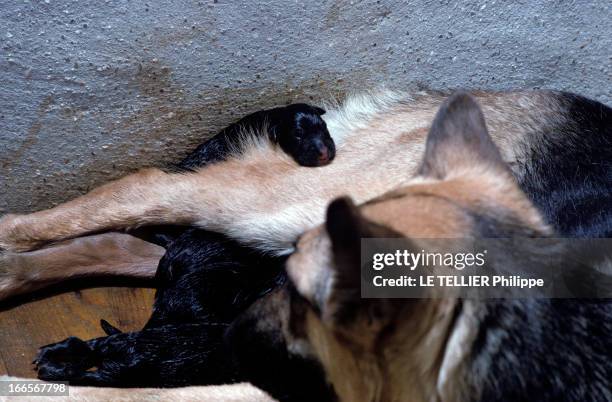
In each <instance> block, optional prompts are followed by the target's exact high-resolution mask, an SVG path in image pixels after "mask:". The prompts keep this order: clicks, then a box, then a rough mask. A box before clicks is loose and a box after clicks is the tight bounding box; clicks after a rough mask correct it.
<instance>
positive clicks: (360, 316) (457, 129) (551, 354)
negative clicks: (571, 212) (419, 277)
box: [228, 95, 612, 402]
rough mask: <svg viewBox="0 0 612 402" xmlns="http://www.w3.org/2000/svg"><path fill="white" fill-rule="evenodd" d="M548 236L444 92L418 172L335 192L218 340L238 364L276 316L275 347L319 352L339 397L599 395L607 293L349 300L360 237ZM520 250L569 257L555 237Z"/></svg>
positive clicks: (489, 400)
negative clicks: (360, 191) (365, 198)
mask: <svg viewBox="0 0 612 402" xmlns="http://www.w3.org/2000/svg"><path fill="white" fill-rule="evenodd" d="M591 229H593V232H592V233H593V234H595V235H602V234H604V233H606V232H607V231H609V230H610V228H609V227H607V228H604V229H603V230H602V228H601V225H600V224H599V223H598V222H595V225H594V226H593V227H592V228H591ZM580 230H587V228H586V227H583V226H581V227H580ZM589 230H590V229H589ZM554 235H555V234H554V231H553V230H552V229H551V227H550V226H549V225H548V224H546V222H545V219H544V218H543V217H542V215H541V214H540V212H539V211H538V210H537V208H536V207H535V205H533V203H532V202H531V201H530V200H529V197H528V196H527V195H526V194H525V193H524V192H523V191H522V190H521V188H520V186H519V183H518V182H517V181H516V179H515V178H514V177H513V175H512V174H511V171H510V169H509V168H508V166H507V165H506V164H505V163H504V161H503V159H502V157H501V154H500V153H499V151H498V149H497V148H496V147H495V145H494V144H493V142H492V141H491V139H490V137H489V135H488V134H487V131H486V127H485V123H484V120H483V116H482V114H481V112H480V111H479V109H478V106H477V104H476V103H475V102H474V100H473V99H472V98H471V97H469V96H467V95H457V96H454V97H453V98H452V99H451V100H450V101H449V102H448V103H447V104H445V105H443V106H442V108H441V110H440V112H439V114H438V116H437V117H436V119H435V121H434V123H433V126H432V128H431V132H430V134H429V137H428V139H427V146H426V150H425V157H424V160H423V162H422V164H421V165H420V167H419V169H418V174H417V175H416V176H415V177H413V178H412V179H411V180H409V181H408V183H407V185H406V186H404V187H402V188H400V189H398V190H395V191H393V192H391V193H388V194H386V195H384V196H381V197H379V198H377V199H374V200H372V201H370V202H368V203H366V204H364V205H362V206H361V207H359V208H358V207H356V206H355V205H354V204H353V202H352V201H351V200H350V199H347V198H341V199H338V200H336V201H334V202H333V203H332V204H331V205H330V206H329V208H328V210H327V218H326V222H325V225H324V226H321V227H317V228H314V229H312V230H310V231H308V232H306V233H305V234H304V235H303V236H301V237H300V240H299V242H298V244H297V247H296V251H295V253H293V254H292V255H291V256H290V257H289V259H288V261H287V264H286V265H287V273H288V276H289V279H290V282H289V285H287V286H285V287H283V288H281V289H279V290H277V292H276V293H275V294H273V295H270V296H267V297H265V298H263V299H261V300H260V301H258V302H257V303H256V304H255V305H253V306H252V307H251V308H250V310H249V311H247V312H246V313H245V314H244V315H243V316H242V317H241V318H239V319H238V321H236V322H235V323H234V324H233V325H232V328H231V329H230V330H229V331H228V337H229V338H230V339H232V341H233V344H235V345H240V346H239V347H238V348H237V349H236V353H237V354H238V358H240V356H241V355H240V352H245V353H244V354H243V355H242V356H244V357H245V360H248V358H249V357H250V358H252V357H253V354H254V352H249V351H251V350H252V348H250V345H249V341H250V340H257V339H261V338H262V337H263V338H265V337H271V335H270V334H269V333H268V331H269V329H270V328H274V325H272V324H271V323H274V322H275V321H277V320H278V319H277V318H275V317H278V316H280V317H283V318H282V322H281V323H280V324H277V325H276V331H279V332H280V333H282V334H283V336H282V338H283V339H284V340H285V342H286V344H287V348H288V349H289V350H291V351H292V352H293V353H295V354H296V355H301V356H305V357H307V358H309V359H313V358H314V359H316V360H317V361H319V362H320V364H322V366H323V367H324V370H325V374H326V378H327V380H328V381H329V383H330V385H331V386H332V387H333V389H334V391H335V393H336V396H337V398H338V400H340V401H351V402H359V401H364V402H365V401H413V402H414V401H444V402H468V401H470V402H474V401H483V402H485V401H486V402H495V401H506V402H508V401H517V402H518V401H526V400H537V401H550V402H553V401H554V402H565V401H568V402H569V401H572V402H578V401H598V402H604V401H609V400H611V398H612V338H611V337H610V333H611V331H612V302H610V301H609V300H568V299H566V300H561V299H522V300H520V299H507V300H504V299H459V298H457V297H455V296H456V295H455V294H454V293H453V291H452V290H440V289H438V291H439V292H445V293H444V294H436V297H437V298H422V299H362V298H361V297H360V291H361V289H360V283H361V272H360V266H361V260H360V257H361V256H360V251H359V250H360V240H361V239H362V238H371V237H383V238H387V237H403V238H405V239H406V241H407V242H408V243H411V242H413V243H414V244H415V247H417V248H416V249H417V250H420V248H421V245H420V244H419V242H420V240H419V239H424V238H443V239H447V238H456V239H465V238H468V237H473V238H482V237H503V238H507V237H509V238H515V237H518V238H525V237H527V238H546V237H551V236H554ZM508 251H511V250H508ZM522 252H524V253H525V254H526V255H525V256H524V258H525V260H526V261H527V260H529V259H530V258H531V257H534V256H535V255H536V254H537V256H535V257H534V258H536V260H535V261H546V262H548V261H549V260H553V261H562V262H566V261H568V259H566V258H565V257H566V256H565V255H564V251H563V250H559V249H558V248H555V247H551V248H550V249H549V250H542V249H538V250H529V249H528V248H526V249H525V250H522ZM531 252H534V253H535V254H534V256H532V255H529V253H531ZM542 255H545V256H546V258H544V260H543V259H542ZM446 292H447V293H446ZM424 296H427V295H426V294H424ZM442 296H444V297H442ZM258 319H259V320H260V321H264V322H266V321H267V322H268V325H266V324H265V323H261V322H260V323H258V324H257V325H253V321H257V320H258ZM241 321H242V322H241ZM266 328H267V329H266ZM249 354H250V355H249ZM263 358H265V357H264V356H256V359H263ZM244 364H246V363H244Z"/></svg>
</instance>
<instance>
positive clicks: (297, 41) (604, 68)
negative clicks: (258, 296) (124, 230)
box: [0, 0, 612, 213]
mask: <svg viewBox="0 0 612 402" xmlns="http://www.w3.org/2000/svg"><path fill="white" fill-rule="evenodd" d="M610 21H612V15H611V10H610V2H609V0H596V1H515V2H506V1H501V0H496V1H485V0H483V1H465V2H453V1H409V2H407V1H397V0H388V1H384V0H383V1H367V2H362V1H357V0H352V1H347V0H331V1H316V2H315V1H294V0H260V1H246V0H243V1H229V0H214V1H213V0H201V1H186V0H176V1H155V0H149V1H109V0H107V1H102V0H96V1H81V0H77V1H68V0H63V1H60V0H37V1H33V0H30V1H10V0H3V1H2V2H1V3H0V82H1V87H0V213H2V212H3V211H13V212H21V211H28V210H34V209H39V208H43V207H47V206H50V205H53V204H55V203H58V202H61V201H64V200H66V199H68V198H71V197H74V196H75V195H78V194H79V193H82V192H84V191H86V190H88V189H90V188H91V187H92V186H95V185H98V184H100V183H102V182H104V181H106V180H108V179H110V178H114V177H117V176H119V175H122V174H125V173H126V172H129V171H132V170H134V169H135V168H137V167H142V166H151V165H163V164H164V163H167V162H169V161H176V160H177V159H178V158H179V157H181V156H183V155H185V153H186V152H187V151H188V150H189V149H190V148H192V147H193V146H194V145H196V144H197V143H199V142H201V141H202V140H203V139H204V138H206V137H207V136H209V135H210V134H212V133H215V131H217V130H218V129H219V128H220V127H222V126H224V125H226V124H228V123H230V122H231V121H233V120H235V119H236V118H237V117H239V116H241V115H243V114H245V113H248V112H250V111H253V110H256V109H260V108H263V107H269V106H272V105H276V104H282V103H285V102H289V101H298V100H301V101H308V100H311V101H312V102H315V103H316V102H317V100H318V99H320V98H325V97H329V96H336V95H341V94H343V93H345V92H346V91H351V90H359V89H360V88H364V87H372V86H377V85H380V84H387V85H391V86H397V87H409V86H410V85H412V84H414V83H421V84H426V85H429V86H432V87H436V88H450V87H480V88H510V87H538V88H554V89H563V90H569V91H575V92H579V93H582V94H585V95H588V96H590V97H593V98H596V99H598V100H600V101H604V102H608V103H610V102H611V101H612V85H611V74H612V70H611V54H612V32H611V31H612V29H611V24H610Z"/></svg>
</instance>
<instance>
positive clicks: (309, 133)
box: [179, 103, 336, 169]
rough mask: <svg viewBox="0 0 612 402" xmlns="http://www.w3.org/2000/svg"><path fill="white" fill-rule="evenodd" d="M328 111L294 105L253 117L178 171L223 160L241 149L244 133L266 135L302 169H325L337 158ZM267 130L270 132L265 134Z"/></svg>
mask: <svg viewBox="0 0 612 402" xmlns="http://www.w3.org/2000/svg"><path fill="white" fill-rule="evenodd" d="M323 114H325V110H323V109H321V108H319V107H315V106H311V105H307V104H305V103H295V104H292V105H289V106H285V107H278V108H274V109H268V110H261V111H259V112H255V113H253V114H250V115H248V116H246V117H244V118H242V119H240V120H239V121H237V122H236V123H234V124H232V125H230V126H229V127H227V128H225V129H223V130H222V131H221V132H220V133H219V134H217V135H216V136H214V137H213V138H211V139H210V140H208V141H207V142H206V143H204V144H202V145H200V146H199V147H198V148H197V149H196V150H195V151H194V152H193V153H192V154H191V155H189V156H188V157H187V158H185V160H183V161H182V162H181V163H180V165H179V167H181V168H183V169H196V168H198V167H202V166H204V165H207V164H209V163H213V162H218V161H221V160H224V159H225V158H227V156H229V155H230V154H231V152H233V151H234V150H236V149H238V148H240V140H241V134H242V133H248V132H251V133H254V134H260V135H261V134H265V133H267V134H268V136H269V138H270V140H271V141H272V142H274V143H275V144H278V145H279V146H280V147H281V149H282V150H283V151H285V152H286V153H287V154H289V155H291V157H292V158H293V159H294V160H295V161H296V162H297V163H299V164H300V165H302V166H312V167H314V166H323V165H327V164H328V163H330V162H331V161H332V160H333V159H334V157H335V155H336V147H335V144H334V140H333V139H332V138H331V136H330V135H329V131H327V126H326V125H325V121H323V119H322V118H321V116H322V115H323ZM266 129H267V130H266Z"/></svg>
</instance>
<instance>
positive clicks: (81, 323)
mask: <svg viewBox="0 0 612 402" xmlns="http://www.w3.org/2000/svg"><path fill="white" fill-rule="evenodd" d="M153 295H154V290H153V289H143V288H130V287H105V288H91V289H83V290H76V291H70V292H68V293H60V294H52V295H50V296H47V295H45V296H44V297H43V298H42V299H34V300H31V298H26V299H24V298H22V299H20V300H19V301H18V302H14V301H13V302H11V304H9V305H6V304H5V305H4V306H0V310H1V311H0V374H9V375H14V376H20V377H32V378H34V377H35V376H36V373H35V371H34V370H33V365H32V364H31V362H32V360H33V359H34V357H35V356H36V353H37V351H38V348H39V347H40V346H43V345H47V344H49V343H53V342H57V341H61V340H63V339H65V338H66V337H68V336H77V337H79V338H82V339H90V338H95V337H98V336H103V335H104V332H103V331H102V329H101V328H100V325H99V321H100V319H101V318H104V319H106V320H107V321H109V322H110V323H111V324H113V325H115V326H117V328H119V329H121V330H124V331H134V330H138V329H140V328H141V327H142V326H143V325H144V323H145V322H146V321H147V319H148V318H149V316H150V314H151V309H152V305H153ZM23 301H25V303H23V304H21V302H23Z"/></svg>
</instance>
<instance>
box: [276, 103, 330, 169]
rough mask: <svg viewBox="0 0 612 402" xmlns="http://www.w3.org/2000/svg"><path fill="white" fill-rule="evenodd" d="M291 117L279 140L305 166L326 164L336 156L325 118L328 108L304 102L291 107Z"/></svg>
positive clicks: (283, 124) (281, 131)
mask: <svg viewBox="0 0 612 402" xmlns="http://www.w3.org/2000/svg"><path fill="white" fill-rule="evenodd" d="M285 109H286V116H287V119H286V120H285V121H283V122H282V123H281V125H280V127H279V130H278V143H279V145H280V147H281V148H282V149H283V151H285V152H286V153H287V154H289V155H291V156H292V157H293V159H295V161H296V162H297V163H299V164H300V165H302V166H311V167H314V166H324V165H327V164H328V163H330V162H331V161H332V160H333V159H334V157H335V156H336V146H335V144H334V140H333V139H332V138H331V136H330V134H329V131H328V130H327V125H326V124H325V121H323V119H322V118H321V116H322V115H323V114H325V110H323V109H321V108H318V107H314V106H310V105H307V104H304V103H296V104H292V105H289V106H287V107H286V108H285Z"/></svg>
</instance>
